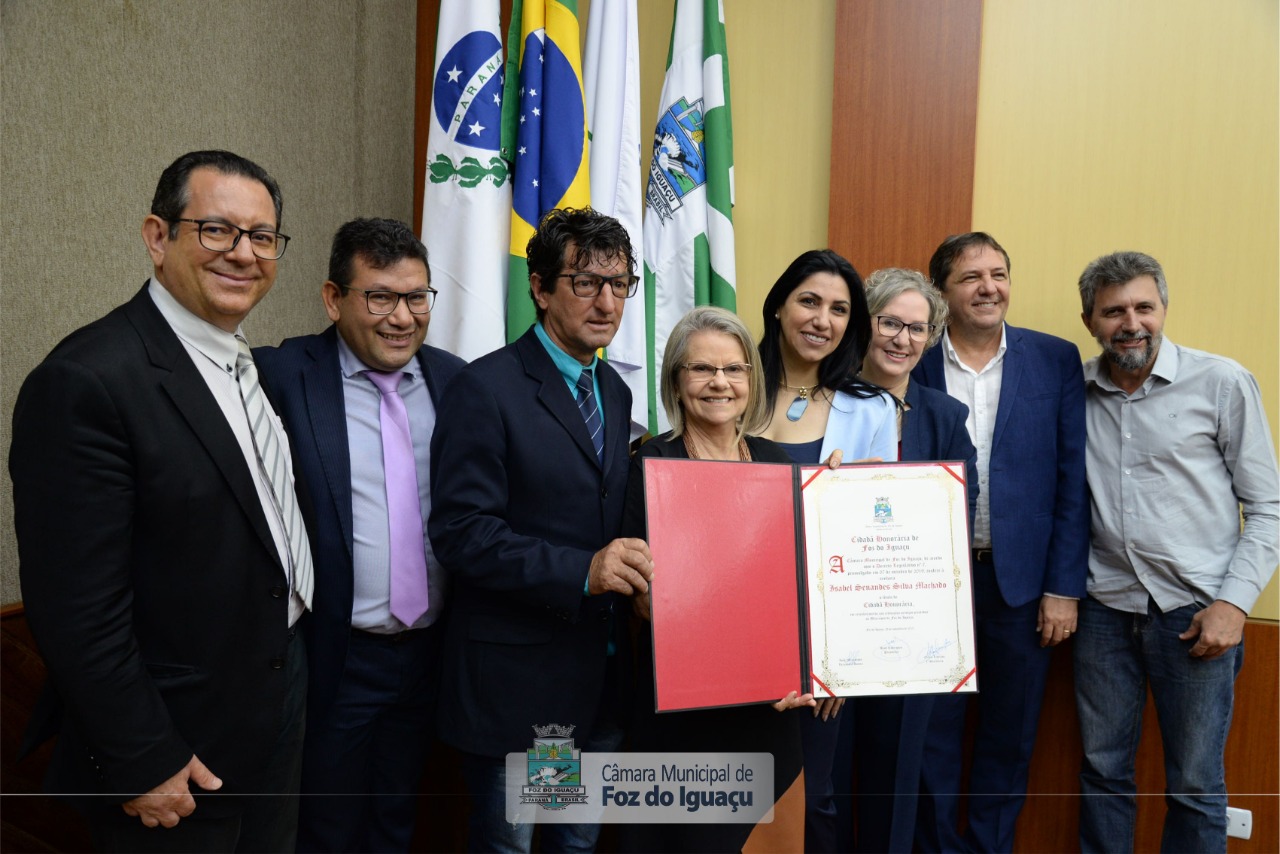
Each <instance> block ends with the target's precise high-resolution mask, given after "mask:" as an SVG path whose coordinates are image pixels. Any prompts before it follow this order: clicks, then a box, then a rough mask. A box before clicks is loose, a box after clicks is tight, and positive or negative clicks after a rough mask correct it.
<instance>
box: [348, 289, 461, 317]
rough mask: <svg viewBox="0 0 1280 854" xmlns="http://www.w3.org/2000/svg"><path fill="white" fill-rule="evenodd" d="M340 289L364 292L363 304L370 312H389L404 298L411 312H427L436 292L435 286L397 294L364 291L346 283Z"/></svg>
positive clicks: (392, 292)
mask: <svg viewBox="0 0 1280 854" xmlns="http://www.w3.org/2000/svg"><path fill="white" fill-rule="evenodd" d="M342 289H343V290H344V291H355V292H356V293H358V294H364V304H365V305H366V306H368V308H369V313H370V314H391V313H393V312H394V311H395V310H396V308H397V306H399V305H400V300H404V304H405V305H407V306H409V312H410V313H411V314H429V313H430V312H431V306H433V305H435V304H436V294H437V293H438V291H436V289H435V288H427V289H426V290H425V291H409V293H407V294H398V293H396V292H395V291H364V290H361V289H360V288H349V287H347V286H346V285H343V286H342Z"/></svg>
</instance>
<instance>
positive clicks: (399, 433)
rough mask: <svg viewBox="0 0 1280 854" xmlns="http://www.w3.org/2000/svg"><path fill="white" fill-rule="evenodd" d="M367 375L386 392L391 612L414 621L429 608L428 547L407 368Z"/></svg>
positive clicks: (381, 415) (380, 412)
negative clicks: (403, 381) (405, 391)
mask: <svg viewBox="0 0 1280 854" xmlns="http://www.w3.org/2000/svg"><path fill="white" fill-rule="evenodd" d="M365 376H367V377H368V378H369V380H370V382H372V383H373V384H374V385H376V386H377V387H378V390H379V391H381V392H382V403H381V404H380V405H379V407H378V416H379V418H380V420H381V422H382V471H383V476H384V478H385V480H386V484H387V521H388V523H389V524H390V527H391V615H392V616H393V617H395V618H396V619H397V620H399V621H400V622H402V623H404V624H405V625H406V626H412V625H413V624H414V623H416V622H417V621H418V618H419V617H421V616H422V615H423V614H425V613H426V611H427V553H426V548H425V547H424V545H423V538H422V502H421V500H420V499H419V497H418V465H417V462H416V461H415V460H414V457H413V437H412V436H411V435H410V434H409V413H408V412H407V411H405V408H404V399H403V398H401V397H400V392H399V391H398V388H399V385H400V378H401V377H403V376H404V373H403V372H401V371H395V372H393V373H386V374H384V373H380V372H378V371H365Z"/></svg>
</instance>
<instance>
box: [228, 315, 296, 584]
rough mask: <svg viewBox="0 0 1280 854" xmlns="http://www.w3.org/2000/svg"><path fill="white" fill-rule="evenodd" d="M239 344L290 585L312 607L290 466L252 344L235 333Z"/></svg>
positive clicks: (256, 445)
mask: <svg viewBox="0 0 1280 854" xmlns="http://www.w3.org/2000/svg"><path fill="white" fill-rule="evenodd" d="M236 343H237V344H238V345H239V347H240V351H239V353H237V355H236V381H237V383H238V384H239V386H240V402H241V403H243V404H244V413H245V415H246V416H247V417H248V419H249V431H250V433H251V434H252V435H253V449H254V450H255V451H256V452H257V455H258V469H259V471H261V472H262V475H263V477H265V478H266V480H267V484H268V485H269V486H270V487H271V497H272V502H271V503H272V509H273V510H274V511H275V513H276V517H277V518H278V519H279V520H280V523H281V524H282V525H283V526H284V533H285V539H286V540H287V541H288V549H289V563H290V566H289V567H287V569H288V571H289V577H290V587H292V588H293V590H294V591H295V592H296V593H297V594H298V596H299V597H301V599H302V602H303V604H305V605H306V606H307V608H308V609H309V608H310V607H311V591H312V589H313V587H314V584H315V581H314V577H313V574H312V568H311V546H310V544H309V543H308V542H307V528H306V525H304V524H303V521H302V514H301V512H299V510H298V496H297V495H295V494H294V491H293V484H292V483H290V482H289V469H288V467H287V466H285V459H284V449H283V448H281V447H280V442H279V440H278V439H277V438H276V432H275V430H274V428H273V427H272V426H271V419H270V418H268V417H267V406H266V400H265V398H264V397H263V395H262V386H261V385H260V384H259V383H258V369H257V367H256V366H255V365H254V364H253V354H252V353H251V352H250V351H249V343H248V342H247V341H245V340H244V339H243V338H241V337H240V336H238V335H237V336H236Z"/></svg>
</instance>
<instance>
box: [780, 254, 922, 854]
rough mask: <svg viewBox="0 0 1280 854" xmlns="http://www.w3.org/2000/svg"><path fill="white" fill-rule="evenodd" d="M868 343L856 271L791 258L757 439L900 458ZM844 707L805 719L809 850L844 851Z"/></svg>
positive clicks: (796, 449) (800, 458) (800, 457)
mask: <svg viewBox="0 0 1280 854" xmlns="http://www.w3.org/2000/svg"><path fill="white" fill-rule="evenodd" d="M870 340H871V315H870V312H869V311H868V310H867V300H866V297H865V296H864V295H863V290H862V278H861V277H860V276H859V275H858V271H857V270H855V269H854V268H853V265H852V264H850V263H849V261H848V260H847V259H845V258H844V257H843V256H841V255H840V254H839V253H836V252H834V251H832V250H830V249H811V250H809V251H808V252H805V253H803V254H801V255H800V257H798V258H796V259H795V260H794V261H792V262H791V265H790V266H788V267H787V269H786V270H785V271H783V273H782V275H781V276H779V277H778V281H777V282H776V283H774V286H773V287H772V288H771V289H770V291H769V294H768V296H766V297H765V300H764V336H763V337H762V338H761V339H760V361H761V366H762V367H763V368H764V385H765V389H764V393H765V400H766V402H767V409H768V411H769V412H770V413H771V417H770V421H769V423H768V426H766V427H765V429H764V430H763V431H762V432H761V434H760V435H761V436H763V437H765V438H767V439H772V440H773V441H774V442H777V443H778V444H779V445H781V446H782V447H783V449H784V450H786V451H787V453H788V454H789V455H790V456H791V458H792V460H793V461H795V462H798V463H806V464H817V463H819V462H823V461H830V460H831V458H832V456H833V455H835V456H836V459H837V460H839V459H843V460H845V461H849V462H852V461H854V460H877V459H878V460H886V461H887V460H896V459H897V458H898V427H897V407H896V405H895V404H894V401H893V398H892V397H891V396H890V395H888V394H886V393H885V392H884V390H883V389H881V388H880V387H879V386H876V385H873V384H871V383H868V382H866V381H865V380H861V379H859V378H858V371H859V370H860V369H861V368H862V360H863V358H864V357H865V356H866V354H867V346H868V343H869V342H870ZM843 704H844V701H843V700H841V699H832V698H827V699H824V700H822V701H821V702H820V703H818V705H817V706H815V707H814V711H813V713H812V714H807V715H805V716H804V719H803V722H802V736H803V744H804V776H805V850H806V851H836V850H838V843H837V840H836V805H835V793H834V790H833V786H832V784H831V770H832V766H833V763H834V761H835V757H836V738H837V735H838V730H839V727H838V725H837V720H838V719H837V715H838V713H839V711H840V708H841V707H842V706H843ZM846 759H848V757H846Z"/></svg>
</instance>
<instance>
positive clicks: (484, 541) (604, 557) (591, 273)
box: [430, 210, 653, 851]
mask: <svg viewBox="0 0 1280 854" xmlns="http://www.w3.org/2000/svg"><path fill="white" fill-rule="evenodd" d="M527 254H528V259H529V288H530V292H531V294H532V296H533V300H534V302H535V303H536V305H537V322H536V323H535V324H534V326H533V328H531V329H530V330H529V331H528V332H526V333H525V334H524V335H523V336H522V337H521V338H519V339H518V340H517V341H515V342H514V343H512V344H509V345H508V346H506V347H504V348H502V349H500V350H497V351H496V352H493V353H490V354H489V355H487V356H484V357H483V358H480V359H477V360H476V361H475V362H473V363H472V364H471V365H469V366H467V367H466V368H464V369H463V370H462V371H461V372H460V373H459V374H458V376H457V378H455V379H454V381H453V382H452V383H451V384H450V386H449V388H448V390H447V391H446V392H445V397H444V403H443V406H442V407H441V412H440V417H439V420H438V422H437V425H436V433H435V437H434V439H433V440H432V445H431V490H432V491H431V496H432V507H431V522H430V534H431V543H432V545H433V546H434V548H435V553H436V555H437V556H438V557H439V559H440V562H441V564H442V565H443V566H444V567H445V569H446V570H447V571H448V572H449V575H450V580H451V583H452V584H453V589H452V597H453V598H452V601H451V604H450V608H451V612H450V615H449V619H448V622H447V625H446V629H445V660H444V674H443V679H442V689H443V692H444V693H445V694H446V695H447V696H449V697H450V700H451V702H449V703H448V704H445V705H443V706H441V709H440V714H439V718H438V721H439V730H440V736H441V737H442V738H443V739H444V740H445V741H447V742H448V743H450V744H452V745H453V746H455V747H457V748H458V749H459V750H460V751H462V754H463V755H462V770H463V776H464V778H465V779H466V783H467V788H468V790H469V791H470V794H471V798H472V807H471V842H470V845H471V847H472V849H473V850H528V848H529V846H530V843H531V841H532V836H533V824H532V823H529V822H525V821H518V822H515V823H512V822H508V821H507V820H506V815H505V785H506V773H505V756H506V754H508V753H512V752H515V751H524V750H527V749H528V747H529V746H530V744H532V742H533V739H534V735H535V733H534V727H535V726H540V727H541V726H547V725H550V724H559V725H562V726H564V727H572V728H573V738H574V741H575V742H576V745H577V747H579V748H581V749H584V750H594V751H599V750H613V749H616V748H617V747H618V745H619V744H620V743H621V736H622V730H621V724H622V718H623V714H624V712H625V704H624V699H623V698H622V697H621V696H620V694H619V691H620V690H621V687H622V686H623V685H625V684H626V678H625V676H626V675H625V673H624V674H620V673H619V670H620V668H621V666H622V662H624V661H625V660H626V648H625V644H626V632H625V630H624V629H625V625H624V621H625V618H626V614H627V613H628V611H629V610H630V609H629V606H628V604H627V603H626V602H625V600H621V599H620V597H621V596H630V595H632V594H634V593H636V592H644V591H646V590H648V582H649V579H650V577H651V575H652V571H653V568H652V559H651V557H650V555H649V548H648V546H647V545H646V544H645V542H644V541H643V540H638V539H619V538H618V532H619V529H620V527H621V523H622V505H623V499H624V497H625V493H626V485H627V472H628V468H629V460H628V454H627V444H628V439H629V430H630V427H629V424H630V419H631V415H630V413H631V394H630V392H629V391H628V389H627V387H626V385H625V384H624V383H623V382H622V378H621V377H619V376H618V374H617V372H616V371H614V370H613V368H611V367H609V365H608V364H607V363H605V362H604V361H602V360H601V359H599V358H598V357H597V355H596V351H597V350H598V349H599V348H601V347H605V346H607V345H608V344H609V342H610V341H612V340H613V336H614V333H615V332H617V329H618V322H619V321H620V320H621V317H622V310H623V306H624V303H625V300H626V299H627V298H628V297H630V296H632V295H634V294H635V290H636V284H637V278H636V276H635V274H634V268H635V259H634V257H633V255H632V252H631V242H630V240H629V239H628V237H627V232H626V230H625V229H624V228H623V227H622V226H621V225H620V224H619V223H618V221H617V220H615V219H613V218H612V217H608V216H605V215H603V214H599V213H596V212H595V211H592V210H553V211H551V212H550V213H548V214H547V215H546V216H545V217H544V218H543V219H542V222H541V223H540V224H539V226H538V230H537V232H536V233H535V234H534V236H533V238H532V239H531V240H530V241H529V246H528V251H527ZM542 833H543V836H542V844H543V847H544V848H545V849H547V850H575V851H576V850H588V851H589V850H592V848H593V847H594V844H595V839H596V835H597V833H598V827H596V826H594V825H563V824H549V825H546V826H544V827H543V830H542Z"/></svg>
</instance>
